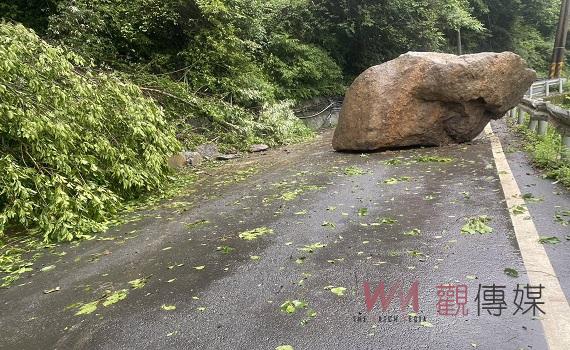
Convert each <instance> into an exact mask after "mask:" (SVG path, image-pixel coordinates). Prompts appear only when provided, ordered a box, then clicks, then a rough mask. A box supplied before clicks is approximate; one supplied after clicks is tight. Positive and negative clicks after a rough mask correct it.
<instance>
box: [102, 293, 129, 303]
mask: <svg viewBox="0 0 570 350" xmlns="http://www.w3.org/2000/svg"><path fill="white" fill-rule="evenodd" d="M128 294H129V291H128V290H127V289H121V290H118V291H116V292H113V293H112V294H111V295H109V296H108V297H107V298H105V301H103V306H105V307H107V306H111V305H113V304H116V303H118V302H119V301H121V300H123V299H125V298H126V297H127V295H128Z"/></svg>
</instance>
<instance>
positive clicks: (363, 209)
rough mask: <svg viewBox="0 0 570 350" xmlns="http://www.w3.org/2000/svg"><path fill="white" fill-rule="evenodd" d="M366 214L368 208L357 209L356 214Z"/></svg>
mask: <svg viewBox="0 0 570 350" xmlns="http://www.w3.org/2000/svg"><path fill="white" fill-rule="evenodd" d="M366 215H368V208H360V209H358V216H366Z"/></svg>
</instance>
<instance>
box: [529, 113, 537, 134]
mask: <svg viewBox="0 0 570 350" xmlns="http://www.w3.org/2000/svg"><path fill="white" fill-rule="evenodd" d="M533 117H534V116H533V115H532V114H531V115H530V124H529V125H528V128H529V130H530V131H534V132H536V128H537V127H538V120H536V119H533Z"/></svg>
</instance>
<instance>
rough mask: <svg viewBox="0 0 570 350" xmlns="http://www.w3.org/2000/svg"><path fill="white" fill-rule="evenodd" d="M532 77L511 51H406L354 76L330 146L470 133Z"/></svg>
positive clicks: (441, 139) (424, 142)
mask: <svg viewBox="0 0 570 350" xmlns="http://www.w3.org/2000/svg"><path fill="white" fill-rule="evenodd" d="M535 79H536V73H535V72H534V71H533V70H531V69H528V68H527V65H526V63H525V61H524V60H523V59H522V58H521V57H519V56H518V55H515V54H514V53H511V52H503V53H479V54H474V55H463V56H456V55H450V54H443V53H433V52H409V53H407V54H404V55H402V56H400V57H398V58H397V59H395V60H392V61H389V62H386V63H384V64H381V65H379V66H374V67H372V68H369V69H368V70H366V71H365V72H364V73H362V74H361V75H360V76H359V77H358V78H357V79H356V80H355V81H354V83H353V84H352V86H351V87H350V89H349V90H348V92H347V94H346V97H345V99H344V103H343V107H342V110H341V112H340V118H339V123H338V126H337V128H336V130H335V133H334V138H333V147H334V149H336V150H338V151H372V150H382V149H389V148H397V147H405V146H439V145H445V144H450V143H462V142H467V141H470V140H472V139H473V138H475V137H476V136H477V135H479V134H480V133H481V131H483V129H484V128H485V125H487V123H488V122H489V121H490V120H491V119H498V118H501V117H502V116H503V115H504V114H505V113H506V112H507V111H508V110H510V109H512V108H513V107H515V106H516V105H517V104H518V103H519V101H520V100H521V98H522V97H523V95H524V93H525V91H526V90H527V89H528V88H529V86H530V85H531V84H532V82H533V81H534V80H535Z"/></svg>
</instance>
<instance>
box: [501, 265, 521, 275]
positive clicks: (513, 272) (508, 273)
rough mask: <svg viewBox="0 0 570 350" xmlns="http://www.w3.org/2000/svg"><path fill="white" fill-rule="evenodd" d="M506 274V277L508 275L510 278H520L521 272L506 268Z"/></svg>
mask: <svg viewBox="0 0 570 350" xmlns="http://www.w3.org/2000/svg"><path fill="white" fill-rule="evenodd" d="M504 272H505V275H507V276H509V277H519V272H518V271H517V270H515V269H512V268H510V267H507V268H505V270H504Z"/></svg>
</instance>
